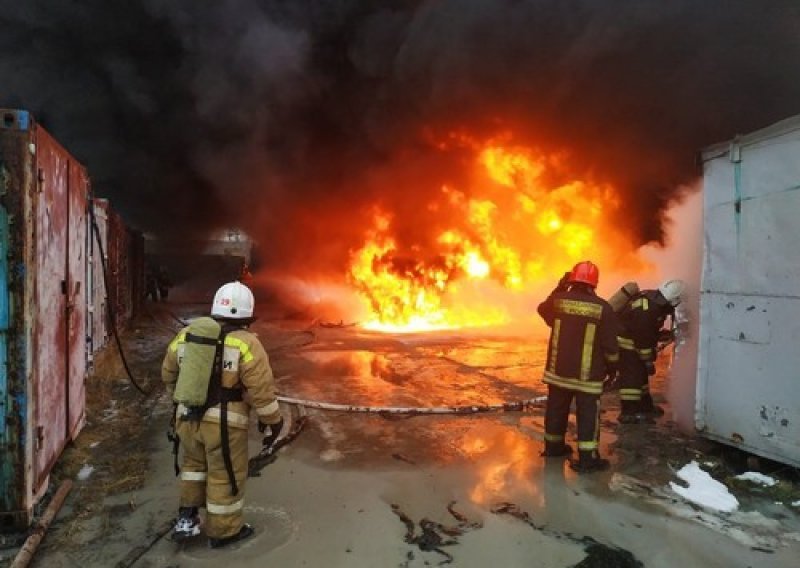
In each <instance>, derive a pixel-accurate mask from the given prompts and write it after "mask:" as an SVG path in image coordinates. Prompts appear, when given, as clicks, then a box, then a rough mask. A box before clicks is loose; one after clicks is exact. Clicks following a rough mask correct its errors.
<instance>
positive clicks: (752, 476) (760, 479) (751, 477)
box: [736, 471, 778, 487]
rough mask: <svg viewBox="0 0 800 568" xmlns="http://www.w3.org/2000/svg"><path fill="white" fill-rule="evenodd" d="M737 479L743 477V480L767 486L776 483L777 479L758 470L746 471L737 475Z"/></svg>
mask: <svg viewBox="0 0 800 568" xmlns="http://www.w3.org/2000/svg"><path fill="white" fill-rule="evenodd" d="M736 479H741V480H743V481H752V482H753V483H756V484H758V485H766V486H767V487H772V486H773V485H775V484H776V483H778V482H777V480H775V479H773V478H771V477H770V476H768V475H764V474H763V473H758V472H756V471H746V472H745V473H743V474H741V475H737V476H736Z"/></svg>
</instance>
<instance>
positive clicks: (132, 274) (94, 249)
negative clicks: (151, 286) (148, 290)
mask: <svg viewBox="0 0 800 568" xmlns="http://www.w3.org/2000/svg"><path fill="white" fill-rule="evenodd" d="M92 205H93V208H94V209H93V212H94V222H95V223H96V224H97V231H92V230H90V231H89V241H88V242H87V245H86V247H87V250H88V251H89V258H90V259H91V262H90V263H88V264H87V282H89V283H90V287H91V292H90V296H89V317H88V318H87V325H88V326H89V327H88V341H89V342H90V345H89V349H88V352H89V353H88V357H89V360H90V361H91V360H92V354H93V353H95V352H96V351H97V350H99V349H101V348H102V347H104V346H105V345H106V344H107V343H108V341H109V340H110V338H111V334H112V330H111V328H110V326H109V319H108V307H109V306H110V307H111V308H112V310H113V311H114V323H115V325H116V326H117V327H118V328H122V327H123V326H125V325H126V324H127V323H128V322H130V320H131V319H132V318H134V317H136V316H137V315H138V314H139V311H140V309H141V303H142V298H143V295H144V236H143V235H142V233H140V232H138V231H134V230H131V229H130V228H129V227H127V226H126V225H125V223H124V221H123V220H122V217H120V216H119V215H118V214H117V213H116V212H114V210H113V209H112V208H111V205H110V203H109V202H108V200H107V199H100V198H96V199H93V200H92ZM98 236H99V239H100V243H98V242H97V238H98ZM101 250H102V252H103V255H104V256H102V257H101V254H100V253H101ZM104 264H105V275H104V274H103V270H104ZM106 279H107V280H108V287H109V289H108V290H106V282H105V280H106Z"/></svg>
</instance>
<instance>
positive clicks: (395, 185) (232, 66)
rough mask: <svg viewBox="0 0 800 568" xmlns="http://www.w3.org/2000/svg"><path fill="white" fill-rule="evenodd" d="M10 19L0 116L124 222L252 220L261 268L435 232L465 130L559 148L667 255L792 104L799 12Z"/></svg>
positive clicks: (458, 165) (368, 10)
mask: <svg viewBox="0 0 800 568" xmlns="http://www.w3.org/2000/svg"><path fill="white" fill-rule="evenodd" d="M0 7H2V10H0V14H1V15H0V25H2V27H3V34H0V54H1V55H0V85H2V87H1V90H0V104H2V105H3V106H12V107H24V108H28V109H30V110H32V111H33V112H34V113H35V114H36V116H37V117H38V118H39V120H40V121H41V122H42V123H43V124H44V125H45V126H46V127H47V128H48V129H49V130H51V131H52V132H53V133H54V134H55V135H56V136H57V137H58V138H59V139H60V140H61V141H62V142H63V143H64V144H65V145H66V146H67V147H68V148H70V149H71V151H72V152H73V153H74V154H75V155H76V156H77V157H78V158H79V159H81V160H83V161H84V162H85V163H87V165H88V166H89V169H90V172H91V174H92V178H93V183H94V187H95V190H96V191H97V193H99V194H101V195H104V196H107V197H110V198H111V199H112V201H113V202H114V203H115V205H116V207H117V208H118V209H119V210H120V211H122V213H123V214H124V215H125V216H126V217H127V218H128V220H129V221H130V222H131V223H133V224H136V225H139V226H141V227H143V228H145V229H149V230H155V231H159V232H161V233H162V234H168V233H179V234H182V235H186V234H190V233H197V232H203V231H205V230H208V229H211V228H216V227H224V226H231V225H237V226H243V227H245V228H247V229H249V230H250V231H251V232H253V233H255V234H257V235H258V236H259V237H260V240H261V241H262V245H263V246H264V249H265V250H267V251H268V254H267V261H275V262H277V261H279V260H280V261H287V260H292V259H297V260H300V261H303V262H308V261H309V259H312V260H313V259H314V258H315V256H314V254H316V255H318V256H317V258H318V259H323V258H330V259H332V260H331V262H333V263H335V262H336V259H339V260H340V259H341V254H342V251H344V250H346V248H347V246H351V245H352V244H353V243H354V242H355V241H356V239H357V237H358V235H360V234H361V232H362V231H363V229H364V227H365V226H366V211H367V206H368V205H369V204H371V203H373V202H380V203H383V204H384V205H385V206H387V207H388V208H390V209H391V210H393V211H396V212H398V218H399V219H407V221H405V222H403V221H401V222H399V223H398V230H399V231H400V232H401V233H402V232H403V230H406V231H408V232H409V233H410V232H413V231H412V229H413V227H414V226H416V225H419V224H421V223H435V219H433V218H431V219H425V215H426V214H425V212H421V211H419V197H418V196H419V193H420V192H421V191H426V190H427V189H426V188H430V187H437V186H436V185H435V183H440V182H445V181H452V180H457V179H458V177H459V175H461V173H460V172H461V170H462V169H463V167H464V159H465V156H463V155H459V153H458V152H450V153H447V154H442V153H435V152H432V151H431V145H430V140H431V138H436V137H437V136H439V135H441V134H442V133H446V132H448V131H451V130H456V129H466V130H468V131H469V132H471V133H473V134H475V135H478V136H480V135H492V134H494V133H495V132H497V131H498V130H502V129H507V128H509V127H513V129H514V130H515V132H516V135H517V138H518V139H521V140H522V141H526V142H528V143H530V145H532V146H538V147H541V148H545V149H548V150H558V151H560V150H567V151H568V152H569V154H570V156H571V161H572V162H571V163H572V167H574V168H575V170H576V171H575V174H576V177H579V176H589V177H592V178H593V179H597V180H601V181H609V182H612V183H614V184H616V185H617V187H618V188H619V189H620V191H621V192H622V193H623V195H624V196H625V197H626V200H627V202H628V203H629V204H630V207H628V208H626V210H625V212H624V213H623V216H622V217H621V218H620V219H619V221H620V222H621V223H626V224H627V225H628V226H629V227H630V229H631V231H632V232H633V233H634V234H635V235H636V238H637V239H638V240H639V241H640V242H642V243H644V242H648V241H653V240H655V241H658V240H660V239H661V238H662V237H663V233H662V225H661V216H662V214H663V211H664V209H665V207H666V206H667V205H668V203H669V202H670V201H671V200H673V199H675V198H676V197H677V193H676V192H677V189H676V188H677V187H678V186H679V185H680V184H681V183H684V182H686V181H689V180H691V179H692V178H693V177H695V176H696V175H697V166H696V163H695V156H696V152H697V150H699V149H700V148H702V147H703V146H704V145H707V144H710V143H713V142H716V141H719V140H723V139H727V138H730V137H732V136H733V135H735V134H736V133H739V132H746V131H749V130H753V129H756V128H759V127H762V126H765V125H767V124H769V123H771V122H773V121H775V120H779V119H781V118H784V117H786V116H789V115H792V114H796V113H797V112H800V34H798V33H797V30H798V29H800V4H798V3H797V2H796V0H772V1H770V2H758V1H755V0H752V1H742V0H725V1H722V0H709V1H707V2H695V1H691V0H675V1H672V2H663V1H662V0H629V1H623V0H603V1H598V0H531V1H522V0H442V1H436V2H434V1H429V2H411V1H399V0H396V1H386V0H385V1H379V0H369V1H367V0H362V1H356V0H308V1H300V0H283V1H278V0H261V1H259V0H240V1H234V0H221V1H216V2H202V3H201V2H195V1H192V0H139V1H130V2H109V1H107V0H84V1H77V0H75V1H72V2H66V1H63V2H58V1H55V0H51V1H45V0H27V1H25V2H20V1H19V0H0ZM426 133H427V134H426ZM431 133H434V134H431ZM428 135H430V136H428ZM431 172H435V173H434V174H433V177H434V178H440V179H433V180H432V179H430V178H431V176H432V174H431ZM410 197H413V198H410ZM331 213H334V214H335V215H331ZM334 216H335V217H336V218H337V220H336V222H335V223H333V222H331V221H330V218H331V217H334ZM343 217H345V218H347V219H348V222H345V223H343V222H342V218H343ZM309 249H313V250H314V251H316V253H314V254H312V255H311V257H309V254H308V251H309ZM321 262H322V261H321Z"/></svg>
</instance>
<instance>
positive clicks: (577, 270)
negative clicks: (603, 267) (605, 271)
mask: <svg viewBox="0 0 800 568" xmlns="http://www.w3.org/2000/svg"><path fill="white" fill-rule="evenodd" d="M598 280H600V269H599V268H597V265H596V264H595V263H593V262H592V261H590V260H584V261H583V262H579V263H578V264H576V265H575V266H574V267H573V268H572V272H570V275H569V281H570V282H582V283H584V284H588V285H589V286H591V287H592V288H596V287H597V281H598Z"/></svg>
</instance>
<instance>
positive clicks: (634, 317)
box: [618, 290, 675, 362]
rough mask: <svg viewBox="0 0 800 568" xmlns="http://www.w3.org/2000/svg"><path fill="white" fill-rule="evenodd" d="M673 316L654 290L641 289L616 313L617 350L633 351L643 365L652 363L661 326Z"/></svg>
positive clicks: (673, 310)
mask: <svg viewBox="0 0 800 568" xmlns="http://www.w3.org/2000/svg"><path fill="white" fill-rule="evenodd" d="M674 313H675V308H673V307H672V306H671V305H670V304H669V303H668V302H667V301H666V300H665V299H664V296H662V295H661V292H659V291H658V290H642V291H641V292H639V293H638V294H636V295H635V296H633V298H631V300H630V301H629V302H628V304H627V306H625V308H624V309H623V310H622V312H621V313H620V322H621V325H622V327H621V329H620V334H619V339H618V341H619V347H620V349H623V350H625V351H635V352H636V354H637V356H638V357H639V359H641V360H642V361H643V362H648V361H655V360H656V356H657V355H658V353H657V350H656V347H657V345H658V336H659V331H660V330H661V327H662V326H663V325H664V322H665V321H666V319H667V316H672V315H674Z"/></svg>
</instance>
